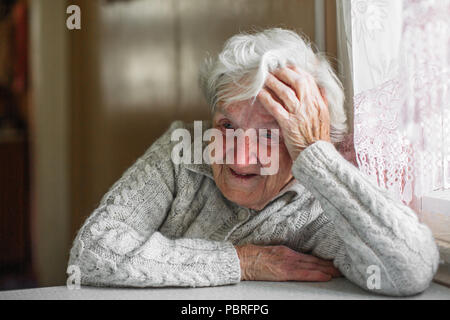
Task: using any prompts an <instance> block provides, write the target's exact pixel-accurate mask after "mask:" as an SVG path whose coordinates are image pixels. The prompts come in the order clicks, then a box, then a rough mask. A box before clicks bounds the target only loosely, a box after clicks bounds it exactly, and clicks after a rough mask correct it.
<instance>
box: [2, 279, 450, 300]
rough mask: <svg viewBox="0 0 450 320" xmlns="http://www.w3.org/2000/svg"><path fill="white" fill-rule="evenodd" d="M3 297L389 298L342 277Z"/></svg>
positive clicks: (438, 289)
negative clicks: (325, 280) (201, 286)
mask: <svg viewBox="0 0 450 320" xmlns="http://www.w3.org/2000/svg"><path fill="white" fill-rule="evenodd" d="M5 299H33V300H35V299H56V300H60V299H148V300H152V299H161V300H165V299H171V300H185V299H186V300H197V299H199V300H247V299H250V300H252V299H255V300H261V299H267V300H297V299H311V300H319V299H389V297H386V296H381V295H377V294H373V293H370V292H367V291H364V290H362V289H360V288H359V287H357V286H355V285H354V284H352V283H351V282H349V281H348V280H346V279H344V278H338V279H333V280H332V281H329V282H322V283H317V282H309V283H308V282H261V281H243V282H241V283H239V284H236V285H227V286H220V287H206V288H167V287H166V288H145V289H134V288H133V289H132V288H97V287H83V286H82V287H81V288H80V289H73V290H69V289H67V287H65V286H61V287H47V288H37V289H26V290H11V291H0V300H5ZM408 299H439V300H442V299H445V300H450V289H449V288H447V287H445V286H442V285H439V284H437V283H434V282H433V283H432V284H431V286H430V288H428V290H426V291H425V292H423V293H421V294H419V295H416V296H413V297H408Z"/></svg>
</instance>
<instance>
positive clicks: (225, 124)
mask: <svg viewBox="0 0 450 320" xmlns="http://www.w3.org/2000/svg"><path fill="white" fill-rule="evenodd" d="M223 127H224V128H225V129H233V125H232V124H231V123H229V122H226V123H224V124H223Z"/></svg>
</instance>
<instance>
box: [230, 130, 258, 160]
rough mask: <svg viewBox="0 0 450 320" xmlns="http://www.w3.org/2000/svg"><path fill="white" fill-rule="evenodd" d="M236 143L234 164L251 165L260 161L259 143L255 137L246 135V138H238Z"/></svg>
mask: <svg viewBox="0 0 450 320" xmlns="http://www.w3.org/2000/svg"><path fill="white" fill-rule="evenodd" d="M236 140H237V141H236V142H235V144H234V164H235V165H238V166H239V165H244V166H246V165H250V164H257V163H258V157H257V154H258V144H257V141H254V140H255V139H251V138H250V137H248V136H246V137H245V140H244V139H236Z"/></svg>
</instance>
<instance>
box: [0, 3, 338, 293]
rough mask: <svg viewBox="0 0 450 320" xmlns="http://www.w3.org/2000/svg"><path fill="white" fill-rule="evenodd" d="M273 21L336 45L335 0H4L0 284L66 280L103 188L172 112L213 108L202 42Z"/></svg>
mask: <svg viewBox="0 0 450 320" xmlns="http://www.w3.org/2000/svg"><path fill="white" fill-rule="evenodd" d="M71 4H76V5H78V6H79V8H80V10H81V29H80V30H76V29H75V30H69V29H68V28H67V27H66V20H67V19H68V17H69V16H70V14H68V13H66V9H67V7H68V6H69V5H71ZM275 26H277V27H284V28H290V29H294V30H296V31H300V32H303V33H304V34H306V35H307V36H308V37H309V38H310V39H311V40H313V41H315V42H316V44H317V45H318V47H319V49H320V50H321V51H326V52H327V54H328V55H329V56H330V58H331V59H335V58H336V57H337V56H338V48H337V44H336V4H335V1H334V0H323V1H314V0H115V1H112V0H110V1H107V0H79V1H66V0H30V1H27V0H0V290H5V289H18V288H29V287H37V286H55V285H64V284H65V282H66V268H67V261H68V256H69V249H70V246H71V242H72V240H73V238H74V237H75V235H76V232H77V230H78V229H79V228H80V227H81V224H82V223H83V221H84V220H85V219H86V217H87V216H88V215H89V214H90V213H91V212H92V211H93V210H94V209H95V207H96V206H97V205H98V203H99V201H100V198H101V197H102V195H103V194H104V193H105V192H106V191H107V190H108V188H109V187H110V186H111V185H112V184H113V183H114V182H115V181H116V180H117V179H118V178H119V177H120V176H121V174H122V173H123V172H124V170H126V169H127V168H128V167H129V166H130V165H131V164H132V163H133V162H134V161H135V160H136V158H137V157H139V156H140V155H142V154H143V152H144V151H145V150H146V149H147V148H148V147H149V146H150V145H151V144H152V142H153V141H154V140H155V139H156V138H158V137H159V136H160V135H161V134H162V133H163V132H164V131H165V130H166V129H167V128H168V126H169V124H170V123H171V122H172V121H174V120H177V119H181V120H185V121H192V120H199V119H207V118H208V117H209V113H208V108H207V105H206V103H205V101H204V99H203V97H202V95H201V92H200V90H199V89H198V86H197V71H198V67H199V64H200V62H201V61H202V60H203V59H204V58H205V57H206V55H207V53H210V54H215V53H217V52H219V51H220V49H221V47H222V45H223V43H224V41H225V40H226V39H227V38H229V37H230V36H232V35H233V34H236V33H237V32H239V31H249V30H252V29H262V28H266V27H275ZM334 66H335V67H337V65H336V63H335V62H334Z"/></svg>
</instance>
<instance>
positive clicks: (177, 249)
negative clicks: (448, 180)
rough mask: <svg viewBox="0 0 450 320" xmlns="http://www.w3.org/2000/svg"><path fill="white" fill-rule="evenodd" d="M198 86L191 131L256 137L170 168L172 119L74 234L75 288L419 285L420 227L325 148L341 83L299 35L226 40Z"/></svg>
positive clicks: (429, 271)
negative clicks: (337, 282)
mask: <svg viewBox="0 0 450 320" xmlns="http://www.w3.org/2000/svg"><path fill="white" fill-rule="evenodd" d="M200 85H201V87H202V90H203V91H204V93H205V96H206V98H207V100H208V102H209V104H210V106H211V109H212V111H213V118H212V122H211V123H208V122H205V124H204V126H207V125H209V126H211V127H212V128H215V129H217V130H219V132H221V133H222V134H223V139H224V141H225V138H226V136H227V134H228V130H231V129H234V130H237V129H243V130H248V129H255V130H261V129H266V130H265V131H264V132H266V134H265V135H264V136H261V135H259V138H258V139H257V140H258V141H254V140H251V139H246V140H245V143H243V144H241V145H240V146H239V147H236V146H234V144H233V145H231V146H230V144H229V143H228V144H227V143H224V151H225V152H224V154H223V155H224V156H225V154H229V152H232V153H233V157H234V160H235V161H231V162H225V161H215V162H213V163H212V164H207V163H204V162H203V163H195V162H194V163H178V164H177V163H175V162H174V161H173V159H172V151H173V148H174V146H175V144H176V143H177V141H172V139H171V136H172V133H173V132H174V131H175V130H177V129H187V130H191V131H194V130H193V129H192V126H187V125H185V124H183V123H181V122H175V123H174V124H173V125H172V126H171V127H170V129H169V130H168V131H167V132H166V133H165V134H164V135H163V136H162V137H161V138H159V139H158V140H157V141H156V142H155V143H154V144H153V145H152V146H151V147H150V148H149V149H148V150H147V151H146V152H145V154H144V155H143V156H142V157H141V158H139V159H138V160H137V161H136V163H135V164H134V165H133V166H132V167H131V168H129V169H128V170H127V171H126V172H125V173H124V175H123V176H122V178H121V179H120V180H119V181H118V182H117V183H115V184H114V185H113V186H112V188H111V189H110V190H109V192H108V193H107V194H106V195H105V196H104V197H103V199H102V201H101V203H100V205H99V207H98V208H97V209H96V210H95V211H94V212H93V213H92V215H91V216H90V217H89V218H88V219H87V220H86V222H85V223H84V225H83V226H82V228H81V230H80V231H79V233H78V235H77V237H76V239H75V240H74V243H73V248H72V250H71V253H70V261H69V265H77V266H78V267H79V268H80V270H81V282H82V284H86V285H99V286H134V287H147V286H149V287H150V286H192V287H197V286H218V285H226V284H233V283H237V282H239V281H243V280H266V281H328V280H330V279H331V278H333V277H338V276H341V275H344V276H345V277H346V278H348V279H349V280H350V281H352V282H354V283H355V284H357V285H359V286H360V287H361V288H364V289H366V290H369V289H370V290H373V291H374V292H378V293H383V294H388V295H396V296H403V295H411V294H416V293H419V292H421V291H423V290H425V289H426V288H427V287H428V285H429V283H430V281H431V280H432V278H433V275H434V274H435V272H436V269H437V266H438V260H439V254H438V251H437V248H436V244H435V242H434V239H433V236H432V234H431V232H430V230H429V229H428V228H427V227H426V226H425V225H423V224H421V223H419V221H418V218H417V216H416V214H415V213H414V212H413V211H412V210H410V209H409V208H408V207H406V206H404V205H402V204H401V203H399V202H397V201H396V200H394V199H393V198H392V197H391V196H390V195H389V194H388V193H387V192H386V191H384V190H381V189H380V188H378V187H377V186H376V185H374V184H373V183H372V182H371V181H369V180H368V178H367V177H366V176H364V174H362V173H361V172H359V171H358V170H357V169H356V168H355V167H354V166H352V165H351V164H350V163H348V162H347V161H346V160H344V159H343V158H342V156H341V155H340V154H339V153H338V152H337V151H336V149H335V147H334V145H333V143H335V142H338V141H340V140H341V139H342V135H343V133H345V130H346V118H345V115H344V109H343V92H342V88H341V84H340V83H339V81H338V79H337V78H336V75H335V74H334V73H333V71H332V69H331V68H330V66H329V64H328V62H327V61H326V59H324V58H323V57H321V56H320V55H317V54H315V53H314V52H313V51H312V49H311V45H310V44H309V43H308V42H307V41H306V40H304V39H303V38H302V37H300V36H299V35H297V34H296V33H294V32H292V31H288V30H283V29H269V30H265V31H263V32H260V33H255V34H240V35H236V36H234V37H232V38H231V39H229V40H228V41H227V43H226V44H225V46H224V49H223V51H222V52H221V53H220V54H219V55H218V57H217V58H216V59H207V60H206V61H205V63H204V65H203V66H202V68H201V71H200ZM277 130H278V132H279V135H276V134H275V136H273V135H272V132H275V133H276V132H277ZM261 140H264V141H261ZM272 140H274V141H275V143H272V142H273V141H272ZM268 142H270V144H269V143H268ZM233 143H234V138H233ZM261 143H265V145H266V146H268V150H267V152H268V153H269V154H270V153H271V152H277V154H276V155H277V161H278V170H277V171H276V172H275V173H274V174H270V175H263V174H261V169H262V168H263V167H267V166H269V165H270V164H268V163H267V161H262V159H260V153H258V152H254V150H257V149H259V148H262V147H261ZM251 144H256V145H257V146H256V149H255V148H253V149H252V148H251V146H250V145H251ZM275 145H276V146H277V148H274V146H275ZM272 149H273V150H272ZM230 150H231V151H230ZM251 150H253V151H251ZM274 150H275V151H274ZM238 158H239V159H238Z"/></svg>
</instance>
